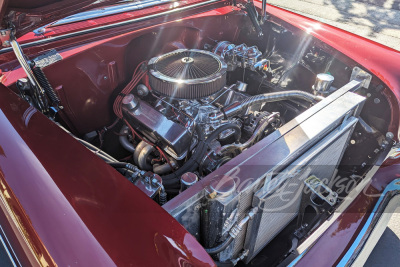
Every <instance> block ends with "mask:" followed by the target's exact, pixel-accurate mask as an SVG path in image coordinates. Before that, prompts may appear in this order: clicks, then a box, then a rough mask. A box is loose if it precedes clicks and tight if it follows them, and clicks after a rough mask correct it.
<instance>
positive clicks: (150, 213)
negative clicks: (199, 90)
mask: <svg viewBox="0 0 400 267" xmlns="http://www.w3.org/2000/svg"><path fill="white" fill-rule="evenodd" d="M15 2H17V1H15ZM19 2H21V3H20V6H22V5H25V4H27V2H26V1H19ZM43 2H45V1H43ZM48 2H50V1H48ZM63 2H68V1H63ZM86 2H87V3H86ZM86 2H85V1H83V2H81V1H75V4H76V5H81V6H80V7H79V8H77V7H76V6H74V7H71V8H70V9H69V8H68V6H65V7H64V9H63V14H64V15H68V14H72V12H76V10H84V8H85V6H86V5H89V4H90V3H91V2H92V1H86ZM110 2H111V1H110ZM198 2H199V1H186V2H185V3H184V4H183V6H190V5H193V4H195V5H196V4H198V5H196V6H194V7H192V8H188V9H183V10H182V11H180V12H171V14H170V15H169V16H168V17H167V18H165V17H158V16H152V15H154V14H157V13H158V12H166V11H168V10H169V9H170V5H167V4H166V5H164V6H155V7H149V8H147V9H143V10H138V11H134V12H131V14H128V13H121V14H118V15H115V16H113V17H106V18H98V19H93V20H91V21H90V22H88V21H83V22H77V23H73V24H68V25H60V26H54V27H49V29H48V31H47V30H46V33H44V34H41V35H36V36H35V35H34V34H33V33H32V32H31V31H30V29H31V28H30V27H28V26H26V25H29V23H31V22H32V18H33V17H34V16H32V17H29V16H28V17H26V18H25V20H24V21H23V22H21V25H22V26H21V29H22V31H21V32H19V37H20V39H19V40H20V42H21V44H25V45H23V48H24V52H25V53H26V55H28V56H33V55H36V54H38V53H39V52H41V51H45V50H49V49H52V48H57V50H59V51H61V52H60V54H61V55H62V57H63V58H64V59H65V58H69V57H71V58H72V57H74V58H75V59H74V60H70V61H68V62H69V63H68V64H73V65H74V68H73V69H74V70H79V66H82V69H83V68H84V67H88V66H89V65H90V64H89V63H90V62H87V63H85V62H84V61H81V60H80V57H79V53H81V52H82V51H85V52H86V53H88V52H89V53H91V55H92V56H93V60H98V61H99V62H102V65H99V66H98V68H99V69H96V70H91V71H93V72H96V73H97V74H96V76H90V75H91V74H90V73H88V74H87V76H85V75H83V73H80V72H75V73H69V74H68V76H66V73H65V69H66V67H68V66H66V65H65V64H64V65H59V66H58V67H54V68H53V69H52V72H49V73H47V75H48V77H49V80H57V81H62V82H61V83H60V84H58V85H55V86H54V87H55V88H56V90H57V91H58V92H59V93H60V96H61V99H62V100H63V99H70V96H71V95H75V97H74V99H75V100H74V102H70V103H68V104H67V105H66V106H65V109H64V112H65V116H66V117H68V118H78V117H79V120H80V121H81V124H74V127H75V129H74V130H75V131H76V132H78V133H85V132H87V131H88V130H90V129H93V128H96V127H99V126H101V122H100V121H97V120H96V119H93V118H97V117H101V120H104V118H107V117H108V116H109V114H108V113H107V112H105V111H104V110H97V109H96V108H95V107H94V106H93V105H94V104H99V103H100V104H101V103H104V102H105V101H107V98H108V96H110V95H111V93H112V90H110V89H107V88H109V87H110V86H111V87H112V88H115V87H116V86H117V85H118V81H119V80H124V79H123V78H121V77H126V72H125V70H123V69H121V68H115V64H117V65H118V66H120V64H119V63H120V61H123V60H124V59H123V53H122V51H123V50H124V49H125V46H126V44H127V43H128V41H127V40H129V39H132V36H135V35H137V36H139V35H140V34H142V32H148V31H151V29H152V28H154V27H160V26H164V27H168V26H170V24H174V25H175V26H179V25H185V22H186V21H189V20H190V19H193V18H197V19H198V20H196V21H197V24H195V25H192V27H195V28H199V29H203V28H204V25H205V24H206V23H209V22H212V23H215V24H216V25H221V23H222V22H221V20H222V19H223V18H224V16H235V13H237V12H240V10H239V9H236V8H232V7H231V6H230V5H229V3H228V1H209V2H208V3H206V4H205V5H201V4H199V3H198ZM2 4H3V5H6V4H7V1H3V3H2ZM15 5H16V6H18V3H17V4H15ZM256 6H258V7H260V6H261V4H260V2H257V3H256ZM91 8H93V7H91ZM37 10H39V9H37ZM267 10H268V13H269V14H270V15H271V19H272V20H274V21H276V22H278V23H286V24H288V25H291V26H292V27H295V28H298V29H299V30H302V31H305V32H307V33H308V34H310V35H312V36H314V37H315V38H317V39H319V40H321V41H322V42H324V43H326V44H328V45H329V46H331V47H332V48H334V49H336V50H338V51H340V52H341V53H343V54H344V55H346V56H348V57H349V58H351V59H353V60H354V61H356V62H358V63H359V64H361V65H362V66H363V67H364V68H365V69H367V70H369V71H370V72H371V73H373V74H374V75H375V76H377V77H378V78H379V79H380V80H381V81H382V82H384V83H385V84H386V86H387V87H388V88H389V89H390V92H387V93H386V94H387V97H388V99H389V101H390V102H389V103H390V109H391V111H392V117H391V122H390V131H391V132H393V133H394V134H395V137H396V139H398V129H399V120H400V118H399V108H400V103H399V100H400V91H399V90H400V72H399V71H398V70H400V53H399V52H398V51H395V50H393V49H390V48H388V47H385V46H383V45H380V44H377V43H375V42H372V41H370V40H367V39H365V38H362V37H360V36H357V35H354V34H351V33H348V32H345V31H343V30H340V29H337V28H335V27H332V26H329V25H325V24H323V23H320V22H316V21H314V20H312V19H309V18H306V17H303V16H300V15H298V14H295V13H292V12H289V11H287V10H283V9H280V8H277V7H274V6H269V5H268V6H267ZM38 12H39V11H38ZM40 12H48V10H46V9H43V11H40ZM54 12H59V10H58V11H54ZM56 15H60V14H59V13H54V16H56ZM54 16H49V18H48V19H49V20H47V21H43V24H45V23H50V22H51V21H53V20H54ZM132 16H133V17H134V18H135V19H138V21H137V22H135V24H134V28H132V25H130V24H129V25H128V24H127V25H122V26H121V27H119V28H118V29H104V30H103V31H100V32H96V31H93V32H90V29H94V28H95V27H98V26H99V25H109V24H112V23H115V22H119V21H125V20H126V19H127V18H129V17H132ZM149 16H150V17H149ZM139 18H146V19H145V20H140V19H139ZM207 21H208V22H207ZM23 26H25V27H23ZM227 27H229V25H228V26H227ZM207 29H209V30H214V31H215V32H217V31H218V27H208V28H207ZM76 30H80V31H88V33H87V34H85V35H84V36H83V35H71V36H70V37H68V38H60V37H62V36H64V35H66V34H71V33H74V32H75V31H76ZM233 30H234V27H232V31H233ZM227 32H229V31H227ZM171 34H182V39H183V40H184V41H186V42H189V43H190V42H195V41H196V37H197V36H196V35H191V33H190V32H185V33H180V32H179V33H178V32H173V31H172V32H171ZM224 34H225V33H224ZM230 34H234V33H233V32H231V33H230ZM117 35H118V36H117ZM162 38H166V39H168V38H167V37H165V36H163V37H162ZM49 39H54V40H53V41H52V42H49V41H48V40H49ZM168 45H174V44H171V43H169V44H168ZM137 49H138V50H139V51H140V46H139V47H138V48H137ZM99 55H102V56H101V57H102V58H101V59H96V58H95V57H96V56H99ZM108 55H112V57H111V56H108ZM132 57H135V56H134V55H132ZM113 62H114V63H113ZM77 66H78V67H77ZM0 68H1V70H2V76H1V82H2V83H3V85H1V86H0V182H1V188H0V198H1V202H0V205H1V209H2V212H0V225H1V227H2V232H3V234H4V236H6V238H7V239H8V244H9V246H11V247H12V250H13V251H14V252H15V255H16V256H17V258H18V259H17V260H18V261H19V262H20V263H21V264H22V265H42V266H55V265H59V266H73V265H77V266H112V265H118V266H176V265H179V266H190V265H193V266H213V265H214V262H213V261H212V259H211V257H210V256H209V255H208V254H207V253H206V252H205V250H204V249H203V248H202V246H201V245H200V244H199V243H198V242H197V241H196V239H195V238H194V237H193V236H191V235H190V234H189V233H188V232H187V231H186V230H185V229H184V228H183V227H182V226H181V225H180V224H179V223H178V222H177V221H176V220H175V219H174V218H173V217H172V216H170V215H169V214H168V213H167V212H166V211H165V210H164V209H163V208H161V207H160V206H159V205H157V204H156V203H155V202H153V201H152V200H151V199H148V198H147V196H145V195H144V193H142V192H141V191H140V190H138V189H137V188H136V187H134V186H131V185H130V182H129V181H128V180H126V179H124V178H123V177H122V176H121V175H120V174H119V173H118V172H117V171H115V170H114V169H113V168H112V167H110V166H108V165H107V164H105V163H104V162H103V161H102V160H101V159H99V158H98V157H97V156H96V155H93V153H91V152H90V151H88V150H87V149H85V148H84V147H83V146H81V145H80V144H79V143H78V142H76V141H75V140H74V139H73V138H71V137H70V136H69V135H68V134H67V133H65V132H64V131H62V130H61V129H60V128H59V127H58V126H56V125H55V124H54V123H53V122H52V121H50V120H48V119H47V118H46V117H45V116H44V115H43V114H41V113H40V112H38V111H37V110H36V109H34V108H32V107H30V106H29V104H28V103H26V102H25V101H23V100H22V99H20V98H19V97H18V96H17V95H16V94H15V93H14V92H13V88H11V90H10V89H9V88H7V86H12V85H13V84H14V83H15V82H16V81H17V80H18V79H19V78H20V77H23V76H24V73H23V71H22V69H21V68H19V67H18V63H17V61H16V59H15V56H14V55H13V53H12V52H11V51H10V50H7V49H3V52H2V53H1V54H0ZM63 76H64V77H63ZM103 76H107V77H108V79H107V80H104V79H102V77H103ZM74 77H80V78H79V79H80V80H79V83H80V85H79V87H78V86H77V84H76V83H77V81H76V80H75V79H74ZM89 77H92V78H95V79H97V80H95V81H92V80H90V79H89ZM66 87H68V88H70V89H71V90H68V91H67V90H64V89H63V88H66ZM82 87H84V88H89V89H90V90H88V91H82V90H80V88H82ZM88 99H90V101H91V102H90V101H89V102H88ZM77 111H79V112H77ZM109 120H111V118H109ZM71 125H72V124H71ZM399 175H400V166H398V162H397V161H396V160H394V161H391V162H387V164H384V165H382V167H381V168H380V169H379V170H378V172H377V173H376V174H375V176H374V177H373V178H372V179H371V182H369V183H367V184H366V185H365V190H364V192H368V193H369V194H359V195H358V196H357V197H356V198H355V199H354V200H353V202H352V203H351V204H350V205H349V206H348V208H347V209H346V211H344V212H343V213H342V214H341V215H340V216H339V217H337V218H336V219H335V220H334V222H333V223H331V224H330V226H329V227H327V229H326V230H325V231H323V232H322V233H321V234H320V235H319V237H318V238H317V239H316V240H315V242H313V243H312V245H310V246H309V248H307V251H306V253H305V254H304V255H302V257H301V259H299V260H298V261H297V262H296V264H297V265H296V266H316V265H318V266H333V265H337V264H338V263H339V262H340V260H341V259H342V258H343V256H344V255H345V254H346V252H347V251H348V250H349V248H350V247H351V245H352V244H353V242H354V240H355V239H356V238H357V236H358V234H359V232H360V231H361V229H362V228H363V226H364V225H365V223H366V221H367V219H368V217H369V216H370V214H371V211H372V209H373V208H374V206H375V204H376V202H377V201H378V199H379V198H378V197H377V195H379V194H380V193H381V192H383V190H384V189H385V187H386V186H387V185H388V184H389V183H390V182H392V180H393V179H394V178H396V177H399ZM117 192H118V193H117Z"/></svg>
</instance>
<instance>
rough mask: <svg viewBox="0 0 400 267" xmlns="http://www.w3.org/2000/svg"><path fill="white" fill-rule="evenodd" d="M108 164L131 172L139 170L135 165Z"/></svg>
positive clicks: (124, 163) (125, 163)
mask: <svg viewBox="0 0 400 267" xmlns="http://www.w3.org/2000/svg"><path fill="white" fill-rule="evenodd" d="M108 164H109V165H110V166H111V167H114V168H121V169H122V168H124V169H128V170H131V171H137V170H138V168H137V167H136V166H135V165H133V164H130V163H127V162H108Z"/></svg>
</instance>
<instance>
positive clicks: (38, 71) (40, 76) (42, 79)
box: [32, 66, 60, 107]
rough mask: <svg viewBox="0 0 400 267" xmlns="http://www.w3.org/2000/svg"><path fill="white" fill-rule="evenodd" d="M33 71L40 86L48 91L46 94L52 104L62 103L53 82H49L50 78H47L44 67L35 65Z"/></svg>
mask: <svg viewBox="0 0 400 267" xmlns="http://www.w3.org/2000/svg"><path fill="white" fill-rule="evenodd" d="M32 71H33V73H34V74H35V76H36V79H37V80H38V82H39V84H40V86H42V88H43V90H44V91H45V92H46V95H47V97H48V98H49V99H50V101H51V103H52V105H55V106H57V107H58V106H59V105H60V99H59V98H58V96H57V94H56V92H55V91H54V89H53V87H52V86H51V84H50V83H49V80H47V78H46V75H45V74H44V72H43V70H42V68H40V67H36V66H35V67H33V68H32Z"/></svg>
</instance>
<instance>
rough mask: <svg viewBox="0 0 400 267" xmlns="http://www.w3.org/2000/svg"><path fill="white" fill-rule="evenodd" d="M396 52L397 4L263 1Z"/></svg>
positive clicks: (391, 0)
mask: <svg viewBox="0 0 400 267" xmlns="http://www.w3.org/2000/svg"><path fill="white" fill-rule="evenodd" d="M267 1H268V3H269V4H272V5H275V6H278V7H282V8H285V9H287V10H290V11H293V12H296V13H299V14H301V15H304V16H307V17H310V18H313V19H315V20H319V21H321V22H324V23H327V24H330V25H332V26H335V27H338V28H341V29H344V30H346V31H349V32H352V33H354V34H358V35H361V36H363V37H365V38H368V39H371V40H374V41H375V42H378V43H381V44H384V45H386V46H389V47H391V48H393V49H396V50H399V51H400V0H356V1H350V0H267Z"/></svg>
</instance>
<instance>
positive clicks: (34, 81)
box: [10, 36, 44, 94]
mask: <svg viewBox="0 0 400 267" xmlns="http://www.w3.org/2000/svg"><path fill="white" fill-rule="evenodd" d="M10 44H11V47H12V50H13V51H14V54H15V56H16V57H17V60H18V62H19V64H20V65H21V67H22V69H23V70H24V71H25V73H26V75H27V77H28V79H29V81H30V82H31V84H32V85H33V86H34V87H36V88H38V89H39V90H40V93H41V94H44V90H43V88H42V87H41V86H40V84H39V82H38V80H37V79H36V77H35V75H34V74H33V72H32V69H31V67H30V66H29V63H28V61H27V60H26V58H25V55H24V52H23V51H22V49H21V46H20V45H19V43H18V42H17V40H15V37H14V36H11V37H10Z"/></svg>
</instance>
